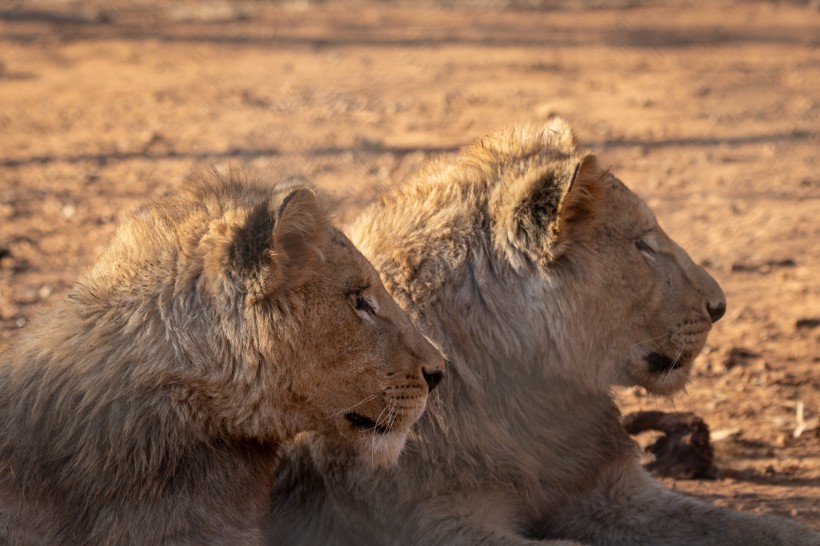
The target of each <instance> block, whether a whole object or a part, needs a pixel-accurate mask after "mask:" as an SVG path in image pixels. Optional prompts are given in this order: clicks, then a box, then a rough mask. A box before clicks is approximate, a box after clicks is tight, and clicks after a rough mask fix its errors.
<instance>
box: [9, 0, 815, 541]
mask: <svg viewBox="0 0 820 546" xmlns="http://www.w3.org/2000/svg"><path fill="white" fill-rule="evenodd" d="M553 115H560V116H562V117H564V118H566V119H567V120H568V121H569V122H570V123H571V124H572V125H573V127H574V128H575V130H576V134H577V136H578V138H579V140H580V142H581V144H582V146H584V147H586V148H589V149H591V150H593V151H594V152H596V153H597V154H598V155H599V158H600V160H601V162H602V163H603V164H605V165H609V166H611V168H612V171H613V172H614V173H615V174H616V175H617V176H618V177H619V178H620V179H622V180H623V181H624V182H625V183H626V184H627V185H629V186H630V187H631V188H632V189H633V190H635V191H636V192H637V193H638V194H640V195H641V196H642V197H644V198H645V199H646V200H647V201H648V203H649V204H650V206H651V207H652V208H653V209H654V210H655V212H656V214H657V215H658V218H659V220H660V222H661V224H662V225H663V226H664V227H665V229H666V230H667V231H668V232H669V233H670V235H671V236H672V237H673V238H675V239H677V240H678V242H680V243H681V244H682V246H683V247H684V248H686V249H687V250H688V251H689V253H690V255H691V256H692V257H693V259H694V260H695V261H696V262H698V263H700V264H701V265H703V266H704V267H705V268H706V269H707V270H708V271H709V272H710V273H711V274H712V275H713V276H714V277H715V278H717V279H718V281H719V282H720V283H721V284H722V285H723V287H724V290H725V292H726V293H727V296H728V301H729V311H728V313H727V316H726V318H725V319H724V320H722V321H721V322H720V323H718V324H717V325H716V327H715V330H714V331H713V334H712V336H711V337H710V342H709V345H708V347H707V349H706V351H705V352H704V354H703V355H701V357H699V359H698V361H697V363H696V368H695V372H694V376H693V381H692V384H691V386H690V388H689V390H688V393H686V394H679V395H676V396H675V397H674V398H671V399H656V398H649V397H647V396H646V395H645V393H644V392H643V391H641V390H640V389H630V390H624V391H621V392H619V393H618V395H619V398H620V400H621V403H622V407H623V409H624V411H625V412H627V411H634V410H637V409H662V410H665V411H691V412H694V413H696V414H697V415H698V416H700V417H702V418H703V419H704V420H705V422H706V423H707V424H708V426H709V427H710V429H711V431H712V441H713V442H714V446H715V451H716V461H715V462H716V465H717V467H718V480H717V481H704V480H695V481H691V480H687V481H684V480H671V479H667V480H666V481H667V482H668V483H669V484H670V485H671V486H673V487H677V488H679V489H683V490H686V491H690V492H692V493H694V494H697V495H700V496H703V497H706V498H709V499H711V500H713V501H715V502H717V503H719V504H723V505H729V506H733V507H735V508H739V509H746V510H755V511H764V512H775V513H778V514H781V515H788V516H791V517H794V518H797V519H799V520H801V521H803V522H804V523H807V524H809V525H812V526H814V527H815V528H817V529H820V428H818V424H820V421H819V420H818V417H819V416H820V372H818V366H820V281H818V279H820V270H818V265H820V219H819V218H820V175H818V172H820V165H818V161H820V160H819V159H818V150H820V134H819V131H820V2H818V1H816V0H812V1H804V2H799V1H785V0H784V1H780V2H776V1H740V0H734V1H732V0H727V1H721V0H718V1H706V0H701V1H697V0H695V1H682V0H678V1H673V0H669V1H657V2H648V1H644V2H642V1H631V0H620V1H618V0H609V1H607V0H599V1H592V0H590V1H584V0H580V1H568V0H567V1H561V0H555V1H550V0H541V1H539V0H520V1H518V0H509V1H505V0H497V1H496V0H453V1H447V0H440V1H435V0H421V1H415V2H398V1H390V0H383V1H375V0H371V1H365V0H352V1H344V2H343V1H324V2H322V1H296V2H285V1H265V0H256V1H228V0H207V1H206V0H203V1H166V0H130V1H125V0H110V1H103V0H83V1H78V0H0V349H2V347H3V346H5V345H7V344H9V343H13V340H14V337H15V335H16V333H17V332H18V331H19V330H20V329H22V328H25V327H26V324H27V323H28V321H29V320H30V319H31V318H32V316H34V315H35V314H36V313H37V312H38V311H39V310H40V309H42V308H44V307H45V306H47V304H48V303H49V302H53V301H55V300H57V299H59V298H61V297H62V295H63V294H64V292H65V291H66V290H67V289H68V288H69V287H70V286H71V285H72V283H73V282H74V281H75V280H76V279H77V277H78V276H79V275H80V273H81V271H82V269H83V268H84V267H85V266H87V265H88V264H90V263H91V262H92V261H93V260H94V259H95V257H96V256H97V255H98V254H99V252H100V250H101V248H102V245H104V244H105V242H106V240H107V238H108V237H109V236H110V234H111V232H112V230H113V229H114V227H115V225H116V223H117V221H118V219H119V218H120V216H121V215H122V214H123V212H124V211H127V210H128V209H129V208H130V207H132V206H134V205H135V204H137V203H139V202H141V201H143V200H145V199H148V198H157V197H161V196H162V195H164V194H166V193H168V192H169V191H170V190H172V189H173V188H174V187H175V186H177V185H178V184H179V183H180V182H181V181H182V180H183V179H184V178H185V177H186V176H187V175H188V174H190V173H191V172H193V171H197V170H202V169H206V168H208V167H210V166H211V165H215V166H217V167H220V168H224V167H226V166H227V165H229V164H234V165H249V166H252V167H253V168H255V169H258V170H261V171H263V172H266V173H268V174H269V175H270V176H271V177H273V178H281V177H284V176H287V175H289V174H304V175H306V176H308V177H310V178H311V179H312V180H313V181H314V182H315V183H316V184H317V185H318V186H320V187H321V188H322V189H323V190H324V191H326V192H327V193H328V194H330V195H331V196H332V198H333V201H334V202H335V214H336V220H337V222H338V223H339V224H344V223H346V222H348V221H350V220H351V219H353V218H354V217H355V216H356V214H357V213H358V212H359V211H360V210H361V209H362V208H363V207H364V206H366V205H367V204H368V203H369V202H371V201H372V200H373V199H374V198H375V197H376V196H377V195H378V194H379V192H382V191H384V190H385V189H387V188H389V187H391V186H393V185H396V184H400V183H401V182H402V181H403V180H405V179H406V178H407V177H408V176H410V175H412V174H413V173H414V172H415V171H416V170H417V169H418V168H419V167H420V166H421V165H422V164H423V163H424V162H425V161H426V160H428V159H429V158H432V157H438V156H440V155H446V154H452V153H454V152H455V151H456V150H457V149H458V148H459V147H460V146H462V145H464V144H465V143H468V142H470V141H471V140H473V139H476V138H478V137H480V136H481V135H482V134H484V133H487V132H490V131H495V130H497V129H499V128H500V127H503V126H505V125H508V124H510V123H513V122H516V121H539V120H545V119H546V118H548V117H549V116H553ZM642 441H643V442H644V443H646V442H647V440H642Z"/></svg>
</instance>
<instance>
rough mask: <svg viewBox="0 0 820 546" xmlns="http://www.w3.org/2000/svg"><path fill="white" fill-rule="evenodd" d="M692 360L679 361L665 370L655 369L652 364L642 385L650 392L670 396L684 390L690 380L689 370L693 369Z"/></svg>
mask: <svg viewBox="0 0 820 546" xmlns="http://www.w3.org/2000/svg"><path fill="white" fill-rule="evenodd" d="M692 362H693V361H692V360H686V361H677V362H675V365H674V366H670V367H668V368H666V369H665V370H658V369H653V368H652V366H651V364H650V368H649V370H647V372H646V380H645V381H642V382H641V383H642V385H641V386H643V387H644V388H646V390H647V392H648V393H649V394H653V395H656V396H669V395H672V394H675V393H676V392H679V391H682V390H683V389H684V388H685V387H686V384H687V383H688V382H689V372H690V371H691V370H692Z"/></svg>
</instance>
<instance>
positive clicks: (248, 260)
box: [228, 202, 275, 278]
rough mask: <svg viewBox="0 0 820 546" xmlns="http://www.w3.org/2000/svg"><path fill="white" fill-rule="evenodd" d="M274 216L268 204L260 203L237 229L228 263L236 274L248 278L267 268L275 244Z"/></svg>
mask: <svg viewBox="0 0 820 546" xmlns="http://www.w3.org/2000/svg"><path fill="white" fill-rule="evenodd" d="M274 225H275V218H274V214H273V212H272V211H271V210H269V208H268V203H267V202H264V203H259V204H258V205H257V206H256V207H254V209H253V210H252V211H251V213H250V214H249V215H248V218H247V219H246V221H245V223H244V225H242V226H241V227H240V228H239V229H237V231H236V233H235V234H234V237H233V242H232V244H231V246H230V249H229V256H228V260H229V261H228V263H229V264H230V266H231V269H232V270H233V271H235V273H236V274H238V275H239V276H241V277H243V278H247V277H249V276H251V275H253V274H255V273H257V272H258V271H260V270H261V269H264V268H265V267H267V265H268V263H269V262H270V259H271V246H272V244H273V226H274Z"/></svg>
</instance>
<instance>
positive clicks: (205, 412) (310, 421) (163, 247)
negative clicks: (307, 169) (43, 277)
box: [0, 171, 441, 545]
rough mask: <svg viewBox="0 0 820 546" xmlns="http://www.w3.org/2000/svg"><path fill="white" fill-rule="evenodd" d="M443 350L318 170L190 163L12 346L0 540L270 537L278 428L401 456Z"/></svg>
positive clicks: (6, 363)
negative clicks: (359, 241)
mask: <svg viewBox="0 0 820 546" xmlns="http://www.w3.org/2000/svg"><path fill="white" fill-rule="evenodd" d="M365 287H367V288H366V289H365ZM354 290H360V291H364V293H365V295H366V296H367V297H369V298H370V299H371V300H372V301H373V302H374V306H375V305H378V307H379V309H380V315H379V316H378V317H367V320H363V318H362V317H361V316H360V315H359V313H358V311H357V310H356V309H354V308H353V306H352V305H351V302H350V293H351V292H352V291H354ZM440 365H441V356H440V355H439V353H438V352H437V350H436V349H434V348H433V347H432V345H430V344H429V343H428V342H427V341H426V340H425V339H424V338H423V337H422V336H421V335H420V334H419V333H418V332H417V331H416V330H415V329H414V328H413V327H412V325H411V324H410V322H409V320H408V319H407V317H406V316H404V314H403V313H401V311H400V309H399V308H398V306H397V305H396V304H395V302H393V300H392V299H390V297H389V296H388V295H387V294H386V292H385V291H384V289H383V288H382V286H381V284H380V282H379V280H378V276H377V275H376V273H375V271H374V270H373V268H372V267H371V265H370V264H369V263H368V262H367V261H366V260H365V259H364V257H363V256H361V254H360V253H359V252H358V251H357V250H356V249H355V248H354V247H353V246H352V245H351V244H350V242H349V241H348V240H347V239H346V238H345V237H344V236H343V235H342V234H341V233H339V232H338V231H337V230H335V229H333V228H332V227H331V226H330V224H329V223H328V219H327V213H326V212H325V210H324V207H323V206H322V205H321V204H320V203H319V201H318V200H317V198H316V196H315V195H314V190H313V189H312V188H311V187H310V186H308V185H305V184H286V185H283V186H281V187H278V186H275V185H270V184H265V183H263V182H260V181H254V180H251V179H249V178H248V177H246V176H245V175H243V174H242V173H240V172H237V171H232V172H230V173H229V174H228V175H225V176H222V175H219V174H217V173H216V172H212V173H210V174H208V175H206V176H201V177H197V178H195V179H193V180H191V181H189V182H188V183H186V184H185V185H184V186H183V187H182V189H181V190H180V191H179V192H177V193H176V194H175V195H173V196H172V197H169V198H168V199H166V200H164V201H162V202H156V203H149V204H147V205H145V206H143V207H141V208H139V209H138V210H136V211H135V212H134V213H132V214H130V215H129V216H127V218H126V219H125V220H124V222H123V223H122V225H121V226H120V227H119V228H118V230H117V232H116V233H115V235H114V237H113V239H112V241H111V243H110V244H109V246H108V248H107V249H106V250H105V252H104V253H103V255H102V256H101V257H100V259H99V260H98V261H97V263H96V264H94V266H93V267H92V268H91V269H90V270H89V271H88V272H87V273H86V274H85V275H84V276H83V277H82V278H81V279H80V281H79V282H78V283H77V285H76V287H75V288H74V289H73V290H72V291H71V292H70V293H69V294H68V296H67V297H66V299H65V300H64V301H63V302H62V303H60V304H58V305H57V306H56V307H55V308H54V309H52V310H51V311H50V312H49V313H48V314H47V315H45V316H42V317H39V320H37V321H33V323H32V325H31V326H29V327H28V328H27V329H26V330H25V331H24V332H23V333H22V335H21V336H20V338H19V339H18V340H17V342H16V343H15V344H14V345H12V347H11V348H10V349H9V350H8V352H6V353H5V354H3V355H2V357H1V358H0V543H1V544H78V545H79V544H118V545H119V544H145V545H150V544H167V543H174V544H254V543H260V542H261V540H262V531H261V529H262V527H263V522H264V518H265V515H266V513H267V511H268V506H269V492H270V489H271V486H272V482H273V470H274V466H275V462H276V457H277V450H278V447H279V444H280V443H281V442H283V441H285V440H287V439H288V438H291V437H293V436H295V435H296V434H297V433H299V432H303V431H316V432H319V433H322V434H324V435H325V436H327V437H329V438H332V439H333V440H334V441H338V442H343V443H347V444H349V445H354V446H355V445H360V444H362V443H364V442H367V443H368V445H367V448H362V449H361V450H360V451H361V453H362V455H364V456H366V457H367V458H368V459H370V458H371V457H372V458H373V459H374V460H376V461H377V462H390V461H393V460H395V458H396V457H397V456H398V451H399V450H400V449H401V446H402V445H403V443H404V437H405V436H406V434H407V431H408V429H409V427H410V425H411V424H412V423H413V422H414V421H415V420H416V418H418V416H419V415H420V414H421V412H422V411H423V409H424V406H425V402H426V397H427V391H428V387H427V384H426V382H425V379H424V376H423V373H424V367H427V368H428V371H429V370H433V371H435V370H437V369H439V368H440ZM399 390H400V391H401V393H402V395H403V397H402V398H401V399H399V398H397V396H396V395H395V394H393V393H394V391H395V392H398V391H399ZM354 406H355V407H356V410H357V412H360V413H361V414H362V415H364V416H365V417H368V418H370V419H372V420H373V421H374V422H375V423H378V424H379V425H382V426H383V427H384V428H385V430H386V432H385V433H384V434H381V435H376V434H375V433H374V432H373V431H363V430H358V429H354V428H353V427H352V426H351V424H350V422H348V420H346V419H345V412H347V411H349V409H348V408H351V407H354ZM387 429H389V430H387ZM384 437H387V440H386V443H387V444H389V445H388V446H387V447H386V448H381V447H379V444H378V443H377V442H381V441H385V440H384ZM371 444H372V447H371Z"/></svg>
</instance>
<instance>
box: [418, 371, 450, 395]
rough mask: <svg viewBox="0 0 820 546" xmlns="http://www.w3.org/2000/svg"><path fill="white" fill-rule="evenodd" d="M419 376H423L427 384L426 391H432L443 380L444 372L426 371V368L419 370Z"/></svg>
mask: <svg viewBox="0 0 820 546" xmlns="http://www.w3.org/2000/svg"><path fill="white" fill-rule="evenodd" d="M421 374H422V375H423V376H424V380H425V381H426V382H427V389H428V390H429V391H432V390H433V389H435V388H436V387H437V386H438V384H439V383H441V380H442V379H444V371H443V370H437V369H433V370H428V369H427V368H422V369H421Z"/></svg>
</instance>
